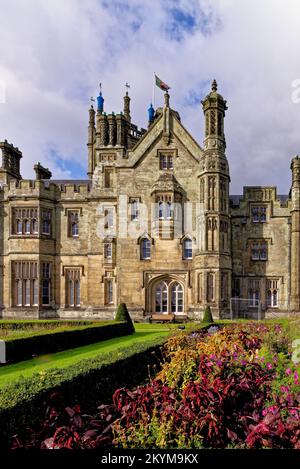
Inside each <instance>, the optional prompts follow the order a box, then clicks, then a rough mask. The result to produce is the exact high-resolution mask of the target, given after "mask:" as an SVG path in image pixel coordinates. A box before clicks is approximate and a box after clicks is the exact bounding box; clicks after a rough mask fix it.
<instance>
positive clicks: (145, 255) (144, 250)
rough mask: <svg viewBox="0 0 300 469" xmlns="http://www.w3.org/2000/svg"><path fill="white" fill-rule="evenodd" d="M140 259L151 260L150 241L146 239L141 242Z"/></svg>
mask: <svg viewBox="0 0 300 469" xmlns="http://www.w3.org/2000/svg"><path fill="white" fill-rule="evenodd" d="M141 259H151V241H150V239H148V238H143V239H142V241H141Z"/></svg>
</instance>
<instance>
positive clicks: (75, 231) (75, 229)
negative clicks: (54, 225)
mask: <svg viewBox="0 0 300 469" xmlns="http://www.w3.org/2000/svg"><path fill="white" fill-rule="evenodd" d="M71 232H72V236H78V233H79V229H78V223H77V222H74V223H72V231H71Z"/></svg>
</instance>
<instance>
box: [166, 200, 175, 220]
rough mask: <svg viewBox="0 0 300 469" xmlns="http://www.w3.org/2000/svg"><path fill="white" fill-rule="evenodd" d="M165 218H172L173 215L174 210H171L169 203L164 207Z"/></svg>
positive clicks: (171, 205) (171, 206)
mask: <svg viewBox="0 0 300 469" xmlns="http://www.w3.org/2000/svg"><path fill="white" fill-rule="evenodd" d="M166 212H167V213H166V218H169V219H170V218H173V215H174V210H173V204H172V203H171V202H168V203H167V205H166Z"/></svg>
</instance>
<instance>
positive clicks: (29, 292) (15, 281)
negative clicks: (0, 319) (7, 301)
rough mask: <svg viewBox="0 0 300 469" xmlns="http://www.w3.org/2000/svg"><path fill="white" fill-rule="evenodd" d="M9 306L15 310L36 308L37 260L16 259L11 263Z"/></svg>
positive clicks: (37, 295) (37, 292)
mask: <svg viewBox="0 0 300 469" xmlns="http://www.w3.org/2000/svg"><path fill="white" fill-rule="evenodd" d="M11 287H12V290H11V304H12V306H13V307H16V308H33V307H38V306H39V304H40V301H39V263H38V261H37V260H29V259H16V260H13V261H12V262H11Z"/></svg>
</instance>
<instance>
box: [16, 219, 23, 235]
mask: <svg viewBox="0 0 300 469" xmlns="http://www.w3.org/2000/svg"><path fill="white" fill-rule="evenodd" d="M17 234H22V221H21V220H17Z"/></svg>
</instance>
